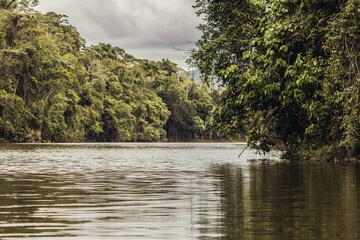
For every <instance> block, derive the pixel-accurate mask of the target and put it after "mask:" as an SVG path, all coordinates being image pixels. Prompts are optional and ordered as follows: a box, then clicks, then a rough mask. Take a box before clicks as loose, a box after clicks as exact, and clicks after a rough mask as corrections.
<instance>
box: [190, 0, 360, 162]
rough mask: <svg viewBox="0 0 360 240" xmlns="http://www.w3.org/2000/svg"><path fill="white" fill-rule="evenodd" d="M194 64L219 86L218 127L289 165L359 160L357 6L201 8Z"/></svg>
mask: <svg viewBox="0 0 360 240" xmlns="http://www.w3.org/2000/svg"><path fill="white" fill-rule="evenodd" d="M195 8H196V10H197V13H198V15H199V16H200V17H202V19H204V23H203V24H201V25H200V26H199V29H200V30H201V31H202V33H203V35H202V37H201V38H200V39H199V40H198V41H197V43H196V49H194V50H193V51H192V56H191V59H190V61H189V62H190V63H192V64H193V65H194V66H197V67H198V68H199V69H200V71H201V73H202V74H203V78H204V80H205V81H212V80H213V79H220V81H221V82H222V83H223V85H224V86H226V87H225V90H224V91H223V92H222V93H221V95H220V100H219V105H218V106H217V110H216V111H215V115H214V121H215V126H216V128H217V131H218V132H220V133H222V135H225V136H231V135H232V134H239V133H242V134H243V135H246V136H247V141H248V144H249V145H250V146H252V147H254V148H257V149H259V150H260V151H263V152H267V151H269V150H270V147H274V146H275V147H276V146H279V148H281V149H283V150H285V152H286V153H285V154H284V157H285V158H290V159H300V160H302V159H308V160H309V159H314V158H315V159H316V160H323V161H353V160H358V159H360V117H359V116H360V25H359V23H360V13H359V9H360V1H354V0H319V1H303V0H270V1H252V0H244V1H237V0H229V1H215V0H196V4H195Z"/></svg>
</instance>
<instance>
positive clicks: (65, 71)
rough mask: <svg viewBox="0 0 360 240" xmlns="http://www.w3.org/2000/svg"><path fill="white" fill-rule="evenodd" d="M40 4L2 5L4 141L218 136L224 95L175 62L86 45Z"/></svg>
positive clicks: (0, 133) (0, 138)
mask: <svg viewBox="0 0 360 240" xmlns="http://www.w3.org/2000/svg"><path fill="white" fill-rule="evenodd" d="M37 3H38V2H37V1H23V0H18V1H9V0H0V72H1V74H0V142H87V141H90V142H96V141H99V142H150V141H154V142H156V141H168V140H169V141H173V140H191V139H214V140H216V139H219V137H218V136H217V135H216V133H214V132H213V130H211V128H210V127H209V126H210V125H211V122H212V118H211V112H212V110H213V109H214V107H215V105H216V102H217V101H218V96H219V93H218V91H216V90H213V89H211V88H210V87H208V85H207V84H198V83H195V82H194V79H192V78H191V77H190V74H189V73H188V72H186V71H184V70H183V69H180V68H178V67H177V66H176V64H175V63H173V62H171V61H169V60H168V59H163V60H162V61H157V62H155V61H150V60H146V59H138V58H135V57H134V56H132V55H130V54H128V53H126V52H125V50H123V49H121V48H119V47H114V46H111V45H110V44H104V43H100V44H98V45H96V46H90V47H89V46H86V45H85V40H84V39H82V37H81V36H80V34H79V33H78V31H77V30H76V28H75V27H74V26H72V25H70V23H69V22H68V20H67V18H66V17H65V16H63V15H60V14H56V13H53V12H48V13H46V14H42V13H39V12H37V11H34V10H33V9H32V7H31V6H33V5H36V4H37Z"/></svg>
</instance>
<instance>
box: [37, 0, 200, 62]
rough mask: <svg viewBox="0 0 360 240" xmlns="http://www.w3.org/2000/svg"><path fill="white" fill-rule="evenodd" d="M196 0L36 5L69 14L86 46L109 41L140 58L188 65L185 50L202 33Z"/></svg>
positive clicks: (65, 0) (70, 0)
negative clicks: (195, 7) (196, 12)
mask: <svg viewBox="0 0 360 240" xmlns="http://www.w3.org/2000/svg"><path fill="white" fill-rule="evenodd" d="M194 2H195V0H61V1H60V0H40V4H39V6H38V7H37V8H36V9H37V10H39V11H41V12H44V13H45V12H48V11H53V12H56V13H59V14H64V15H67V16H68V17H69V21H70V23H71V24H72V25H74V26H75V27H76V28H77V30H78V31H79V32H80V33H81V35H82V37H83V38H84V39H85V40H86V44H87V45H94V44H98V43H99V42H102V43H110V44H112V45H114V46H119V47H121V48H123V49H125V50H126V51H127V52H128V53H130V54H132V55H134V56H135V57H138V58H147V59H151V60H160V59H162V58H169V59H170V60H171V61H173V62H175V63H177V64H178V65H179V66H180V67H182V68H187V66H186V64H185V60H184V58H185V57H186V56H185V55H186V54H185V52H182V51H177V50H175V49H173V47H172V46H175V47H176V48H180V49H191V48H192V47H193V44H191V43H190V42H194V41H196V40H197V39H198V38H199V37H200V36H201V34H200V32H199V31H198V30H197V29H196V26H198V25H199V23H200V19H199V18H197V16H196V14H195V12H194V9H193V8H192V5H193V4H194Z"/></svg>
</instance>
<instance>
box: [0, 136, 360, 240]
mask: <svg viewBox="0 0 360 240" xmlns="http://www.w3.org/2000/svg"><path fill="white" fill-rule="evenodd" d="M244 147H245V145H242V144H235V143H113V144H107V143H103V144H101V143H100V144H97V143H96V144H95V143H94V144H1V145H0V239H89V240H90V239H129V240H130V239H141V240H153V239H154V240H155V239H156V240H158V239H166V240H177V239H179V240H187V239H190V240H191V239H199V240H212V239H221V240H241V239H244V240H250V239H253V240H267V239H269V240H270V239H271V240H282V239H285V240H291V239H327V240H328V239H348V240H353V239H360V198H359V197H360V165H359V164H355V163H352V164H336V163H321V162H290V161H285V160H280V159H279V153H278V152H272V153H270V154H268V155H266V156H261V155H257V154H255V151H253V150H246V151H245V152H244V153H243V155H242V156H241V158H240V159H238V155H239V153H240V152H241V151H242V149H244Z"/></svg>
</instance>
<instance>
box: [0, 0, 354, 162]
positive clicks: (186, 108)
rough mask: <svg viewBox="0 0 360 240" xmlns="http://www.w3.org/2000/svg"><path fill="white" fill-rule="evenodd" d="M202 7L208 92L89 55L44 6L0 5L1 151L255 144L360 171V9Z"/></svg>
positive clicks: (276, 1) (328, 0)
mask: <svg viewBox="0 0 360 240" xmlns="http://www.w3.org/2000/svg"><path fill="white" fill-rule="evenodd" d="M195 3H196V4H195V6H194V7H195V9H196V10H197V14H198V15H199V16H200V17H202V18H203V19H204V22H203V23H202V24H201V25H200V26H199V27H198V28H199V30H200V31H202V33H203V35H202V37H201V38H200V39H199V40H198V41H197V42H196V44H195V45H196V48H195V49H193V50H191V51H190V54H191V57H190V59H189V60H188V63H189V64H191V65H192V66H195V67H197V68H198V69H199V70H200V72H201V75H202V80H203V82H202V83H200V84H198V83H195V82H194V79H191V77H190V75H189V73H186V71H184V70H183V69H180V68H178V67H177V65H176V64H175V63H173V62H171V61H169V60H168V59H163V60H161V61H150V60H146V59H138V58H135V57H134V56H132V55H130V54H128V53H126V51H125V50H124V49H121V48H119V47H115V46H111V45H110V44H105V43H100V44H98V45H95V46H86V44H85V40H84V39H83V38H82V37H81V36H80V34H79V33H78V31H77V30H76V28H75V27H74V26H72V25H71V24H70V23H69V22H68V20H67V18H66V17H65V16H63V15H60V14H56V13H53V12H49V13H46V14H41V13H39V12H37V11H34V10H33V9H32V6H35V5H37V4H38V1H37V0H0V72H1V74H0V142H167V141H170V142H172V141H189V140H194V141H202V139H205V140H207V141H208V140H211V141H212V140H215V141H217V140H220V141H224V139H243V138H244V136H246V141H247V144H248V147H252V148H255V149H257V150H258V151H260V152H263V153H266V152H268V151H270V149H271V148H277V149H280V150H282V151H284V156H283V157H284V158H288V159H297V160H304V159H306V160H310V159H311V160H312V159H316V160H323V161H354V160H357V159H360V118H359V116H360V25H359V23H360V13H359V11H358V9H360V2H359V1H354V0H321V1H310V2H309V1H302V0H295V1H294V0H270V1H252V0H244V1H238V0H229V1H215V0H195ZM216 85H219V86H221V87H222V89H223V90H222V91H219V90H214V89H213V86H216Z"/></svg>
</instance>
